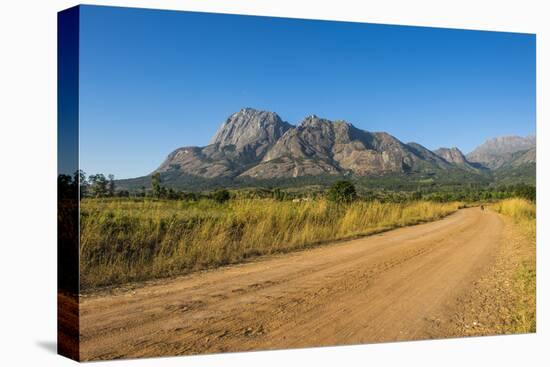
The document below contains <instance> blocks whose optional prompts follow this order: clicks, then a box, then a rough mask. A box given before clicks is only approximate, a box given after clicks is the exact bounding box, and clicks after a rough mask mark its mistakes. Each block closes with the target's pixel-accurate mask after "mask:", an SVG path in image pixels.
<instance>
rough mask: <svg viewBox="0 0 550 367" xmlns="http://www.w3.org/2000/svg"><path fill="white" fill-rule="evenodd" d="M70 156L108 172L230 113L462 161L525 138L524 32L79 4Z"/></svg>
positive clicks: (527, 58)
mask: <svg viewBox="0 0 550 367" xmlns="http://www.w3.org/2000/svg"><path fill="white" fill-rule="evenodd" d="M80 32H81V33H80V34H81V39H80V40H81V43H80V56H81V57H80V162H81V168H82V169H84V170H85V171H86V172H87V173H88V174H92V173H96V172H102V173H105V174H108V173H113V174H115V175H116V177H117V178H127V177H136V176H142V175H145V174H148V173H150V172H151V171H152V170H154V169H155V168H156V167H157V166H158V165H159V164H160V163H161V162H162V160H163V159H164V158H165V157H166V155H167V154H168V153H170V152H171V151H172V150H173V149H175V148H178V147H181V146H189V145H194V146H203V145H206V144H207V143H208V142H209V140H210V138H211V136H212V135H213V134H214V132H215V131H216V129H217V127H218V126H219V125H220V124H221V123H222V122H223V121H225V119H226V118H227V117H228V116H229V115H230V114H231V113H233V112H235V111H238V110H239V109H241V108H242V107H254V108H258V109H265V110H269V111H275V112H277V113H278V114H279V115H280V116H281V117H282V119H283V120H286V121H288V122H290V123H292V124H297V123H299V122H300V121H301V120H302V119H303V118H304V117H305V116H307V115H310V114H313V113H314V114H316V115H318V116H321V117H325V118H329V119H343V120H346V121H348V122H351V123H352V124H354V125H355V126H357V127H359V128H362V129H365V130H368V131H387V132H389V133H390V134H392V135H394V136H396V137H397V138H398V139H400V140H402V141H403V142H410V141H415V142H418V143H420V144H422V145H424V146H426V147H428V148H430V149H436V148H438V147H442V146H449V147H450V146H457V147H459V148H460V149H461V150H463V151H464V152H465V153H467V152H469V151H471V150H472V149H473V148H474V147H475V146H477V145H478V144H480V143H482V142H483V141H485V140H486V139H487V138H490V137H494V136H500V135H528V134H533V133H535V36H534V35H527V34H514V33H500V32H480V31H463V30H449V29H437V28H421V27H402V26H385V25H374V24H359V23H344V22H327V21H311V20H298V19H282V18H268V17H252V16H235V15H219V14H203V13H186V12H170V11H157V10H144V9H128V8H113V7H94V6H84V7H82V8H81V28H80Z"/></svg>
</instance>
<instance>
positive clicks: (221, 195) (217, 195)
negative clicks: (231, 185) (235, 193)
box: [212, 189, 231, 204]
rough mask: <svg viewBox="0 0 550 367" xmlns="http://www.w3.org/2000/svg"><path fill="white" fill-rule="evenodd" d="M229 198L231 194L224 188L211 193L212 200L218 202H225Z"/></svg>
mask: <svg viewBox="0 0 550 367" xmlns="http://www.w3.org/2000/svg"><path fill="white" fill-rule="evenodd" d="M230 198H231V194H229V191H227V190H226V189H218V190H216V191H214V192H213V193H212V200H214V201H216V202H217V203H220V204H222V203H225V202H226V201H227V200H229V199H230Z"/></svg>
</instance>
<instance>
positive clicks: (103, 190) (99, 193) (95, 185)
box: [88, 173, 108, 198]
mask: <svg viewBox="0 0 550 367" xmlns="http://www.w3.org/2000/svg"><path fill="white" fill-rule="evenodd" d="M88 181H89V183H90V194H91V195H92V196H95V197H98V198H99V197H104V196H107V193H108V188H107V185H108V183H107V179H106V178H105V175H104V174H102V173H98V174H95V175H90V177H88Z"/></svg>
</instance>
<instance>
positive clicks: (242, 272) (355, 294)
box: [80, 208, 506, 360]
mask: <svg viewBox="0 0 550 367" xmlns="http://www.w3.org/2000/svg"><path fill="white" fill-rule="evenodd" d="M505 226H506V223H505V222H504V221H503V220H502V219H501V217H500V216H499V215H497V214H495V213H493V212H491V211H487V210H485V211H481V210H480V209H479V208H471V209H464V210H460V211H458V212H457V213H455V214H453V215H451V216H449V217H447V218H445V219H443V220H440V221H437V222H432V223H427V224H421V225H417V226H413V227H407V228H401V229H397V230H393V231H390V232H386V233H383V234H379V235H374V236H371V237H366V238H362V239H356V240H351V241H346V242H340V243H336V244H334V245H328V246H324V247H320V248H316V249H312V250H307V251H301V252H297V253H292V254H285V255H280V256H274V257H269V258H265V259H262V260H259V261H256V262H252V263H247V264H242V265H236V266H231V267H226V268H222V269H218V270H214V271H208V272H200V273H195V274H191V275H188V276H184V277H179V278H176V279H171V280H165V281H160V282H157V283H154V284H150V285H146V286H143V287H139V288H137V289H135V290H128V291H123V292H116V293H115V294H109V295H105V294H104V295H96V296H90V297H86V298H84V299H83V300H82V301H81V302H82V303H81V313H80V321H81V324H80V325H81V331H80V333H81V342H82V344H81V349H80V352H81V358H82V359H83V360H90V359H107V358H109V359H110V358H131V357H139V356H158V355H178V354H196V353H211V352H221V351H243V350H253V349H254V350H258V349H275V348H292V347H306V346H325V345H335V344H355V343H369V342H381V341H393V340H411V339H425V338H434V337H442V336H445V335H449V334H448V331H449V328H450V327H452V325H449V323H450V321H449V320H451V319H452V316H453V315H454V313H455V312H456V309H457V306H456V305H457V302H459V301H460V298H461V294H464V292H467V291H468V289H469V288H470V287H471V285H472V283H473V282H474V281H476V280H477V279H479V277H481V276H482V274H483V273H484V272H485V271H486V269H487V268H488V267H490V266H491V264H492V263H493V262H494V257H495V255H494V254H495V252H496V249H497V248H498V246H499V244H500V242H501V237H502V232H503V229H504V227H505Z"/></svg>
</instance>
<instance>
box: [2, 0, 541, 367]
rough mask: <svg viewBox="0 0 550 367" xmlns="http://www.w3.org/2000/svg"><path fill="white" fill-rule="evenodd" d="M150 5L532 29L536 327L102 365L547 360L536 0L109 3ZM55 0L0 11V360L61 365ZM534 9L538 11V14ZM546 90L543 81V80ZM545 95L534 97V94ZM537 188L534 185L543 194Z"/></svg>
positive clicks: (59, 1)
mask: <svg viewBox="0 0 550 367" xmlns="http://www.w3.org/2000/svg"><path fill="white" fill-rule="evenodd" d="M86 3H87V4H103V5H121V6H134V7H154V8H167V9H182V10H195V11H210V12H224V13H237V14H256V15H271V16H285V17H299V18H315V19H333V20H350V21H362V22H374V23H389V24H406V25H422V26H438V27H453V28H466V29H483V30H498V31H513V32H529V33H537V116H538V122H537V135H538V148H537V149H538V151H537V155H538V177H537V179H538V185H537V186H538V188H539V193H538V230H539V231H538V246H537V252H538V269H537V270H538V274H537V275H538V305H537V306H538V332H537V334H536V335H516V336H504V337H502V336H501V337H484V338H469V339H454V340H439V341H423V342H405V343H390V344H378V345H364V346H352V347H333V348H317V349H302V350H290V351H276V352H255V353H234V354H219V355H209V356H198V357H178V358H161V359H145V360H134V361H123V362H105V363H102V365H105V366H110V365H113V366H220V365H222V364H223V365H224V366H239V367H245V366H258V365H261V366H280V365H287V366H290V365H302V366H308V365H311V364H316V365H319V366H333V365H345V366H348V365H351V366H354V365H355V366H359V365H361V366H364V365H381V364H384V365H410V364H412V365H417V364H422V365H425V366H438V367H439V366H443V365H444V366H472V365H473V366H477V365H484V366H494V365H497V366H543V365H548V363H550V353H549V352H548V349H549V347H548V346H547V345H550V337H549V336H550V331H549V329H550V317H549V314H550V304H549V297H550V293H549V289H550V287H549V286H550V279H549V275H548V274H549V272H548V270H547V269H548V265H550V259H549V254H550V252H549V251H548V249H547V246H548V245H549V243H550V242H549V229H548V227H546V228H545V227H544V224H548V223H549V222H548V210H549V207H548V194H547V193H546V192H547V191H546V190H542V188H544V187H546V188H549V187H550V185H549V184H550V182H549V179H548V177H549V175H548V173H547V170H548V168H550V167H549V165H548V162H549V155H548V151H549V149H548V146H547V145H545V144H544V142H548V141H549V139H550V137H549V134H548V127H547V125H546V124H545V123H544V121H546V120H547V117H548V108H549V101H548V97H549V96H550V92H549V85H550V81H549V71H548V70H549V68H550V53H549V52H550V51H549V50H550V29H549V28H550V27H549V26H548V24H549V23H550V21H549V20H548V16H547V14H548V10H546V9H545V6H544V5H545V1H529V0H523V1H506V0H500V1H488V0H486V1H479V0H477V1H472V0H458V1H455V0H452V1H451V0H447V1H441V0H440V1H438V0H414V1H407V0H400V1H397V0H387V1H379V2H370V1H351V0H337V1H321V0H318V1H307V0H256V1H250V0H249V1H246V0H231V1H227V0H226V1H214V0H195V1H191V0H187V1H184V0H164V1H160V0H156V1H155V0H134V1H131V0H119V1H94V0H89V1H87V2H86ZM76 4H77V2H74V1H65V0H47V1H44V0H42V1H39V0H37V1H31V0H19V1H4V2H2V5H1V11H0V17H1V19H0V93H1V94H0V101H1V102H0V272H1V276H0V282H1V283H0V284H1V288H0V338H1V339H0V365H3V366H19V365H22V366H23V365H24V366H65V365H70V364H73V363H74V362H71V361H70V360H68V359H65V358H62V357H59V356H57V355H56V354H55V352H54V351H55V340H56V170H57V163H56V12H57V11H59V10H62V9H65V8H67V7H70V6H73V5H76ZM545 14H546V16H545ZM545 87H546V88H545ZM545 97H546V98H545ZM545 191H546V192H545Z"/></svg>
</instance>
